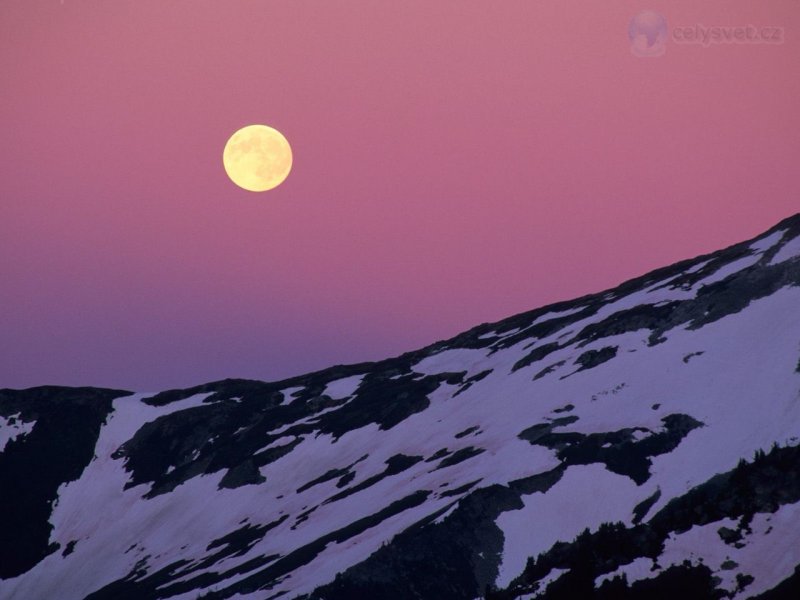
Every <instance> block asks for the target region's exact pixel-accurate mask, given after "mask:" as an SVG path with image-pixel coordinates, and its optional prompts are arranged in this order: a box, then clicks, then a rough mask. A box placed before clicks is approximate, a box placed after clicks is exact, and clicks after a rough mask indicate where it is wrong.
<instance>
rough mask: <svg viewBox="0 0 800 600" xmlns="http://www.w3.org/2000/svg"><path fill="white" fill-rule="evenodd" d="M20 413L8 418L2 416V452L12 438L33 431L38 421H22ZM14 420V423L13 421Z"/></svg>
mask: <svg viewBox="0 0 800 600" xmlns="http://www.w3.org/2000/svg"><path fill="white" fill-rule="evenodd" d="M20 416H21V415H20V413H17V414H15V415H9V417H8V418H5V417H3V416H0V452H3V450H5V448H6V444H8V442H10V441H11V440H16V439H18V438H22V437H24V436H25V435H27V434H29V433H30V432H31V431H33V426H34V425H36V421H22V420H21V419H20ZM12 420H13V421H14V423H13V425H12V424H11V421H12Z"/></svg>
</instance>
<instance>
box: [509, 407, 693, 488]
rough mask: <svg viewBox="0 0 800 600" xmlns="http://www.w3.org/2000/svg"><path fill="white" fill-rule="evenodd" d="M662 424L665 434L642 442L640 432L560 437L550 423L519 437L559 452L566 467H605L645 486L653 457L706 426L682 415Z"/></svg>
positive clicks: (655, 435)
mask: <svg viewBox="0 0 800 600" xmlns="http://www.w3.org/2000/svg"><path fill="white" fill-rule="evenodd" d="M662 422H663V423H664V429H665V431H663V432H660V433H655V434H651V435H648V436H647V437H645V438H644V439H641V440H638V441H637V440H636V439H634V433H635V431H636V429H620V430H619V431H610V432H607V433H591V434H582V433H577V432H568V433H557V432H553V431H552V425H551V424H549V423H542V424H538V425H534V426H533V427H529V428H528V429H526V430H524V431H522V432H521V433H520V434H519V436H518V437H519V438H521V439H523V440H527V441H528V442H530V443H531V444H536V445H539V446H545V447H547V448H550V449H552V450H556V453H557V456H558V458H559V459H560V460H561V461H562V462H563V463H564V464H565V465H588V464H592V463H603V464H605V465H606V468H607V469H608V470H609V471H612V472H613V473H617V474H619V475H626V476H628V477H630V478H631V479H632V480H633V481H634V482H635V483H636V484H637V485H641V484H642V483H644V482H645V481H647V479H648V478H649V477H650V464H651V462H650V458H651V457H653V456H658V455H659V454H665V453H667V452H671V451H672V450H674V449H675V448H676V447H677V446H678V444H679V443H680V442H681V440H683V438H684V437H686V435H688V433H689V432H690V431H692V430H693V429H696V428H697V427H701V426H702V423H700V422H699V421H697V420H695V419H693V418H692V417H690V416H688V415H681V414H675V415H668V416H666V417H664V418H663V419H662ZM642 431H646V430H642Z"/></svg>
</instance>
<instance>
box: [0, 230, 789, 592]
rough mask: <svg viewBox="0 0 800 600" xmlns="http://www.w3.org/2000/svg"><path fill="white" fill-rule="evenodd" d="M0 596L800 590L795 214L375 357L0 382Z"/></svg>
mask: <svg viewBox="0 0 800 600" xmlns="http://www.w3.org/2000/svg"><path fill="white" fill-rule="evenodd" d="M0 451H1V452H0V533H1V535H0V597H2V598H4V599H20V600H29V599H40V598H42V599H47V598H58V599H63V600H70V599H80V598H92V599H101V598H108V599H114V600H119V599H125V598H131V599H134V598H135V599H147V598H181V599H188V598H198V597H203V598H209V599H218V598H220V599H221V598H253V599H259V600H262V599H266V598H277V597H280V598H286V599H289V598H313V599H326V600H338V599H348V600H350V599H360V598H376V599H377V598H386V599H406V598H426V599H427V598H430V599H437V600H446V599H451V598H452V599H473V598H478V597H484V596H485V597H488V598H497V599H506V598H526V599H529V598H548V599H553V598H569V599H573V598H609V599H610V598H613V599H619V598H622V599H627V598H648V599H649V598H674V597H676V596H677V595H678V594H681V595H682V597H684V598H721V597H728V598H761V599H768V598H769V599H774V598H797V597H800V595H797V594H798V590H800V570H798V566H799V565H800V215H796V216H794V217H792V218H790V219H787V220H786V221H783V222H782V223H780V224H778V225H777V226H776V227H774V228H773V229H771V230H770V231H768V232H766V233H765V234H763V235H761V236H759V237H757V238H755V239H754V240H751V241H748V242H744V243H741V244H737V245H735V246H732V247H730V248H728V249H725V250H722V251H719V252H717V253H714V254H710V255H707V256H701V257H698V258H696V259H692V260H687V261H684V262H681V263H679V264H676V265H673V266H670V267H667V268H664V269H661V270H658V271H655V272H653V273H650V274H648V275H645V276H643V277H640V278H638V279H635V280H632V281H630V282H627V283H625V284H623V285H621V286H619V287H618V288H616V289H613V290H609V291H606V292H603V293H600V294H595V295H591V296H586V297H583V298H579V299H577V300H574V301H571V302H562V303H559V304H555V305H552V306H547V307H544V308H541V309H538V310H534V311H531V312H528V313H525V314H521V315H517V316H514V317H511V318H509V319H506V320H504V321H501V322H499V323H494V324H484V325H481V326H478V327H476V328H474V329H472V330H470V331H468V332H466V333H464V334H461V335H459V336H457V337H455V338H453V339H451V340H447V341H444V342H439V343H436V344H434V345H432V346H430V347H427V348H424V349H422V350H419V351H415V352H410V353H408V354H404V355H402V356H400V357H398V358H394V359H390V360H385V361H381V362H378V363H369V364H358V365H349V366H336V367H333V368H330V369H327V370H324V371H320V372H317V373H312V374H309V375H305V376H302V377H296V378H293V379H291V380H287V381H282V382H276V383H264V382H259V381H246V380H225V381H220V382H215V383H210V384H207V385H202V386H198V387H196V388H192V389H188V390H171V391H167V392H162V393H159V394H142V393H137V394H132V393H130V392H124V391H118V390H101V389H92V388H58V387H41V388H33V389H29V390H2V391H0Z"/></svg>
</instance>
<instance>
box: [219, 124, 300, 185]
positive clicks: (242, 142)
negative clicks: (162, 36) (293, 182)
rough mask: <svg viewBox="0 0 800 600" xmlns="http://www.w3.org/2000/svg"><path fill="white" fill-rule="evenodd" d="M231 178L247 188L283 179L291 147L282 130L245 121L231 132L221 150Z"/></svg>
mask: <svg viewBox="0 0 800 600" xmlns="http://www.w3.org/2000/svg"><path fill="white" fill-rule="evenodd" d="M222 163H223V165H224V166H225V172H226V173H227V174H228V177H230V178H231V181H233V183H235V184H236V185H238V186H239V187H240V188H243V189H245V190H248V191H251V192H265V191H267V190H271V189H272V188H274V187H277V186H279V185H280V184H281V183H283V180H284V179H286V177H287V176H288V175H289V171H290V170H291V169H292V148H291V147H290V146H289V142H288V141H287V140H286V138H285V137H283V134H282V133H281V132H280V131H278V130H277V129H273V128H272V127H267V126H266V125H248V126H247V127H242V128H241V129H240V130H239V131H237V132H236V133H234V134H233V135H232V136H231V137H230V139H229V140H228V143H227V144H225V150H224V152H223V153H222Z"/></svg>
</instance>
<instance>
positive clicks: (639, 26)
mask: <svg viewBox="0 0 800 600" xmlns="http://www.w3.org/2000/svg"><path fill="white" fill-rule="evenodd" d="M628 39H629V40H630V42H631V53H632V54H633V55H634V56H639V57H655V56H663V54H664V52H666V51H667V19H666V18H665V17H664V15H662V14H659V13H657V12H655V11H652V10H645V11H643V12H640V13H639V14H638V15H636V16H635V17H633V18H632V19H631V22H630V23H629V24H628Z"/></svg>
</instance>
